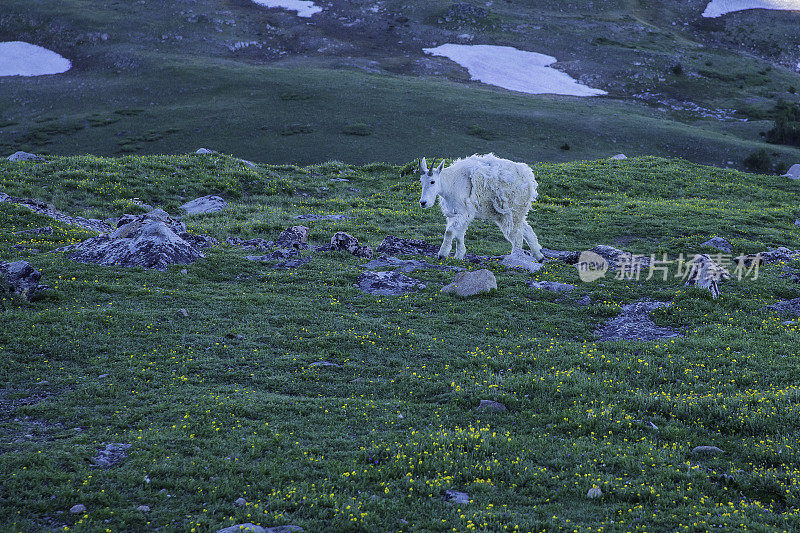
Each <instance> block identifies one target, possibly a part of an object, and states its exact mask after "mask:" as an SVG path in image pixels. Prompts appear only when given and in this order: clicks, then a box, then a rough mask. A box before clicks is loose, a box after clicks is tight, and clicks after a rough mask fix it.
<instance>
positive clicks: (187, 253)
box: [56, 209, 217, 270]
mask: <svg viewBox="0 0 800 533" xmlns="http://www.w3.org/2000/svg"><path fill="white" fill-rule="evenodd" d="M216 244H217V241H216V240H215V239H212V238H211V237H206V236H202V235H194V234H189V233H187V232H186V227H185V226H184V225H183V224H182V223H181V222H179V221H176V220H174V219H172V218H170V216H169V215H168V214H167V213H166V212H165V211H164V210H162V209H154V210H153V211H151V212H149V213H147V214H145V215H141V216H138V217H136V218H135V220H132V221H131V222H128V223H127V224H125V225H123V226H120V227H119V228H117V229H116V230H114V231H113V232H111V233H108V234H102V235H99V236H97V237H92V238H91V239H87V240H85V241H83V242H81V243H78V244H72V245H69V246H65V247H63V248H59V249H57V250H56V251H58V252H65V253H66V254H67V257H68V258H69V259H71V260H73V261H77V262H80V263H95V264H98V265H106V266H125V267H132V266H141V267H144V268H148V269H155V270H166V268H167V267H168V266H169V265H172V264H188V263H192V262H194V261H196V260H197V259H200V258H204V257H205V254H204V253H203V252H202V251H201V249H202V248H205V247H208V246H214V245H216Z"/></svg>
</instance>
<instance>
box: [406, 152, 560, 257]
mask: <svg viewBox="0 0 800 533" xmlns="http://www.w3.org/2000/svg"><path fill="white" fill-rule="evenodd" d="M419 173H420V181H421V183H422V197H421V198H420V201H419V203H420V205H421V206H422V207H423V208H428V207H431V206H433V204H434V203H436V198H437V197H438V198H439V207H440V208H441V210H442V214H443V215H444V216H445V218H446V219H447V228H446V229H445V232H444V240H443V241H442V246H441V248H440V249H439V257H447V256H448V255H450V250H451V249H452V246H453V241H455V244H456V253H455V258H456V259H463V258H464V254H465V253H466V247H465V245H464V234H465V233H466V231H467V228H468V227H469V225H470V223H471V222H472V220H473V219H475V218H480V219H484V220H490V221H492V222H494V223H495V224H497V226H498V227H499V228H500V231H502V232H503V236H504V237H505V238H506V239H507V240H508V241H509V242H510V243H511V253H512V254H514V253H521V252H522V244H523V240H524V241H525V242H526V243H528V247H529V248H530V249H531V252H533V255H534V257H535V258H536V259H537V260H541V259H542V258H543V257H544V256H543V255H542V247H541V246H540V245H539V240H538V239H537V238H536V234H535V233H534V232H533V228H531V226H530V224H528V220H527V216H528V211H530V209H531V204H532V203H533V201H534V200H536V198H538V196H539V194H538V193H537V191H536V188H537V186H538V184H537V183H536V178H535V177H534V176H533V171H532V170H531V168H530V167H529V166H528V165H526V164H525V163H515V162H514V161H509V160H508V159H501V158H499V157H496V156H495V155H494V154H486V155H473V156H471V157H467V158H465V159H458V160H456V161H454V162H453V164H452V165H450V166H449V167H447V168H444V161H442V163H441V164H440V165H439V166H438V167H437V168H430V169H428V168H427V165H426V162H425V158H422V159H421V160H420V164H419Z"/></svg>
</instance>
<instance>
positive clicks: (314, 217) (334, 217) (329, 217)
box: [294, 180, 350, 220]
mask: <svg viewBox="0 0 800 533" xmlns="http://www.w3.org/2000/svg"><path fill="white" fill-rule="evenodd" d="M345 181H347V180H345ZM294 218H296V219H299V220H350V217H349V216H347V215H314V214H310V215H297V216H296V217H294Z"/></svg>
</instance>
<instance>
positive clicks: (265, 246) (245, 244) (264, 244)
mask: <svg viewBox="0 0 800 533" xmlns="http://www.w3.org/2000/svg"><path fill="white" fill-rule="evenodd" d="M225 242H226V243H228V244H230V245H232V246H241V247H242V249H243V250H253V251H256V250H258V251H260V252H265V251H267V250H269V249H271V248H272V247H273V246H274V244H275V243H273V242H272V241H268V240H266V239H250V240H247V241H243V240H242V239H240V238H239V237H228V238H227V239H225Z"/></svg>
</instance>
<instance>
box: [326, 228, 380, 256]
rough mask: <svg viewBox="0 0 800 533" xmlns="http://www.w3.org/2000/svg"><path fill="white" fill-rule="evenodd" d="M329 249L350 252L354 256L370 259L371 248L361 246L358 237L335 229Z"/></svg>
mask: <svg viewBox="0 0 800 533" xmlns="http://www.w3.org/2000/svg"><path fill="white" fill-rule="evenodd" d="M330 249H331V250H337V251H342V252H350V253H351V254H353V255H354V256H356V257H363V258H365V259H372V248H370V247H369V246H361V244H359V242H358V239H356V238H355V237H353V236H352V235H350V234H348V233H345V232H343V231H337V232H336V233H335V234H334V235H333V237H331V245H330Z"/></svg>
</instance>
